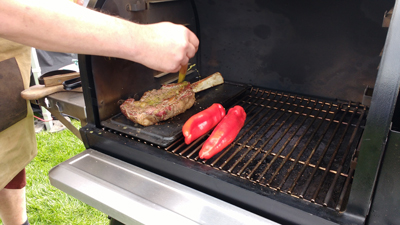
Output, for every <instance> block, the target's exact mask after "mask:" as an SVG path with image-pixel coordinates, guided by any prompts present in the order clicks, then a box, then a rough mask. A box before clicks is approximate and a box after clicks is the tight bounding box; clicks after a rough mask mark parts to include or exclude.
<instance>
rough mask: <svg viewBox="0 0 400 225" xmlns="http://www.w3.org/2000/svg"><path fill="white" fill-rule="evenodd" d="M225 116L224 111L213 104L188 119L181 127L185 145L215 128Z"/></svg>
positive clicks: (218, 105) (216, 104)
mask: <svg viewBox="0 0 400 225" xmlns="http://www.w3.org/2000/svg"><path fill="white" fill-rule="evenodd" d="M224 116H225V109H224V107H223V106H222V105H221V104H219V103H214V104H213V105H212V106H210V107H208V108H207V109H205V110H203V111H201V112H199V113H197V114H195V115H193V116H192V117H190V118H189V119H188V120H187V121H186V123H185V124H184V125H183V127H182V133H183V136H184V137H185V143H186V144H190V143H192V141H194V140H196V139H197V138H199V137H200V136H202V135H203V134H205V133H207V132H208V131H210V130H211V129H212V128H213V127H215V126H216V125H217V124H218V123H219V121H221V119H222V118H223V117H224Z"/></svg>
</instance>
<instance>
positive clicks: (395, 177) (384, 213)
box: [367, 132, 400, 225]
mask: <svg viewBox="0 0 400 225" xmlns="http://www.w3.org/2000/svg"><path fill="white" fill-rule="evenodd" d="M399 177H400V133H399V132H391V133H390V135H389V140H388V145H387V149H386V153H385V156H384V157H383V160H382V168H381V171H380V173H379V178H378V180H377V186H376V191H375V195H374V198H373V201H372V207H371V211H370V214H369V217H368V223H367V224H376V225H381V224H399V221H400V218H399V212H400V192H399V190H400V179H399Z"/></svg>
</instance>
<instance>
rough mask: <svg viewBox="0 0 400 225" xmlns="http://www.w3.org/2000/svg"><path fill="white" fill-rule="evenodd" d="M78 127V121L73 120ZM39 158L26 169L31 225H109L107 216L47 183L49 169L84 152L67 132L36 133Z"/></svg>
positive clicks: (80, 144)
mask: <svg viewBox="0 0 400 225" xmlns="http://www.w3.org/2000/svg"><path fill="white" fill-rule="evenodd" d="M72 123H73V125H74V126H76V127H80V123H79V121H77V120H72ZM36 139H37V144H38V155H37V156H36V158H35V159H34V160H33V161H32V162H31V163H30V164H29V165H28V166H27V167H26V173H27V185H26V198H27V212H28V219H29V222H30V224H57V225H58V224H63V225H64V224H79V225H80V224H108V223H109V220H108V218H107V215H105V214H104V213H102V212H100V211H98V210H96V209H95V208H93V207H91V206H89V205H87V204H85V203H83V202H81V201H79V200H77V199H75V198H73V197H71V196H69V195H67V194H65V193H64V192H62V191H60V190H59V189H57V188H55V187H53V186H52V185H51V184H50V181H49V178H48V173H49V170H50V169H51V168H52V167H54V166H56V165H57V164H59V163H61V162H63V161H65V160H67V159H69V158H71V157H72V156H74V155H76V154H78V153H80V152H82V151H84V150H85V147H84V145H83V143H82V142H81V141H80V140H79V139H78V138H77V137H76V136H75V135H74V134H73V133H72V132H71V131H70V130H68V129H64V130H63V131H60V132H57V133H50V132H45V131H42V132H40V133H37V134H36ZM0 224H1V221H0Z"/></svg>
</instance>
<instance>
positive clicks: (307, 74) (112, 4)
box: [49, 0, 400, 224]
mask: <svg viewBox="0 0 400 225" xmlns="http://www.w3.org/2000/svg"><path fill="white" fill-rule="evenodd" d="M89 7H93V8H95V9H98V10H101V11H102V12H105V13H108V14H111V15H118V16H120V17H122V18H124V19H127V20H131V21H135V22H140V23H154V22H159V21H165V20H168V21H171V22H174V23H178V24H183V25H185V26H187V27H188V28H190V29H191V30H192V31H194V32H195V33H196V34H197V35H198V37H199V39H200V43H201V46H200V49H199V52H198V53H197V55H196V56H195V57H194V58H193V59H191V60H190V62H189V64H190V66H191V70H190V71H188V74H187V77H186V79H187V80H188V81H190V82H195V81H197V80H199V79H201V78H203V77H205V76H207V75H210V74H212V73H214V72H221V74H222V75H223V76H224V79H225V83H224V84H222V85H219V86H216V87H213V88H210V89H207V90H205V91H202V92H199V93H196V102H195V104H194V106H193V107H192V108H190V109H189V110H187V111H186V112H185V113H183V114H180V115H178V116H175V117H173V118H171V119H169V120H167V121H163V122H160V123H159V124H156V125H152V126H149V127H143V126H141V125H138V124H135V123H133V122H131V121H129V120H128V119H126V118H125V116H124V115H122V114H121V112H120V110H119V105H120V104H121V103H122V102H123V101H124V100H126V99H128V98H135V99H139V98H140V96H141V95H142V94H143V93H144V92H145V91H148V90H151V89H154V88H160V86H161V85H162V84H166V83H171V82H176V81H177V78H178V74H177V73H175V74H165V73H160V72H158V71H154V70H151V69H149V68H146V67H145V66H143V65H140V64H137V63H134V62H130V61H126V60H122V59H116V58H109V57H100V56H91V55H80V56H79V64H80V71H81V80H82V85H83V91H84V99H85V105H86V112H87V125H86V126H84V127H82V128H81V130H80V132H81V136H82V139H83V142H84V144H85V146H86V148H87V150H86V151H85V152H83V153H81V154H79V155H77V156H75V157H73V158H72V159H70V160H68V161H66V162H63V163H61V164H60V165H58V166H56V167H55V168H53V169H52V170H51V171H50V174H49V176H50V180H51V182H52V184H53V185H54V186H56V187H58V188H59V189H61V190H63V191H65V192H66V193H68V194H70V195H72V196H74V197H76V198H78V199H80V200H82V201H84V202H86V203H88V204H90V205H92V206H94V207H95V208H98V209H100V210H101V211H103V212H105V213H107V214H108V215H110V216H111V217H112V218H114V219H115V221H120V222H121V223H126V224H130V223H135V222H139V223H145V224H159V223H160V222H162V221H163V222H164V223H165V222H167V223H168V224H169V223H172V222H174V223H182V224H192V223H194V224H258V223H259V224H273V223H275V222H277V223H283V224H365V223H369V224H373V223H378V224H381V223H383V222H384V223H395V221H398V220H399V217H398V216H397V213H396V211H395V210H393V208H394V209H396V207H398V204H397V203H396V202H397V201H398V199H399V198H396V197H399V194H398V193H397V192H393V190H396V188H399V187H400V184H399V182H397V181H393V180H394V177H396V174H397V175H399V172H396V171H399V169H400V168H399V166H398V165H399V164H398V163H396V161H395V159H396V158H398V157H399V153H398V151H396V149H398V148H399V147H398V146H399V144H400V136H399V133H398V131H399V125H400V117H399V116H398V110H399V109H396V103H397V102H398V101H399V100H398V92H399V90H398V89H399V84H400V79H399V78H400V76H399V71H400V68H399V67H400V66H399V64H398V63H397V58H398V57H397V56H398V55H399V53H400V46H399V44H398V43H400V42H399V41H400V40H399V39H400V18H397V17H396V16H397V15H396V10H397V8H398V6H397V5H395V1H393V0H386V1H367V0H365V1H344V0H329V1H317V0H315V1H314V0H313V1H290V0H285V1H282V0H279V1H278V0H276V1H275V0H272V1H258V0H251V1H241V0H231V1H212V0H210V1H204V0H191V1H190V0H175V1H171V0H165V1H163V0H161V1H160V0H158V1H151V0H139V1H130V0H98V1H92V2H90V3H89ZM393 7H394V11H393V14H391V13H390V14H389V13H387V12H389V10H390V9H391V8H393ZM385 12H386V13H385ZM382 18H384V19H385V21H386V20H388V19H390V18H391V19H390V26H389V28H385V27H382ZM382 49H383V50H382ZM216 102H218V103H221V104H222V105H223V106H224V107H225V108H226V109H229V108H230V107H233V106H234V105H241V106H242V107H243V108H244V109H245V111H246V113H247V119H246V121H245V125H244V127H243V128H242V130H241V131H240V133H239V134H238V136H237V137H236V139H235V140H234V142H233V143H232V144H231V145H229V146H228V147H227V148H226V149H224V151H222V152H221V153H219V154H217V155H215V156H214V157H212V158H211V159H209V160H202V159H200V158H199V156H198V152H199V150H200V149H201V146H202V144H203V143H204V141H205V140H206V139H207V137H208V136H209V134H210V133H208V134H205V135H203V136H202V137H200V138H198V139H197V140H196V141H194V142H193V143H191V144H189V145H186V144H185V142H184V138H183V136H182V134H181V128H182V125H183V124H184V123H185V121H186V120H187V119H188V118H190V116H192V115H194V114H195V113H197V112H199V111H201V110H203V109H205V108H207V107H209V106H211V105H212V104H213V103H216ZM399 105H400V104H397V107H399ZM388 185H389V186H388ZM393 199H394V200H393ZM396 199H397V200H396ZM152 213H157V214H158V215H159V218H160V220H157V219H155V218H153V217H154V215H151V214H152ZM114 219H113V221H114Z"/></svg>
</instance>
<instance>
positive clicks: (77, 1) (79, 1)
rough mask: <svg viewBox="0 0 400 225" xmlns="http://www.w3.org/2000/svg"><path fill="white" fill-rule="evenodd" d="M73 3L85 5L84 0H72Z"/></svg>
mask: <svg viewBox="0 0 400 225" xmlns="http://www.w3.org/2000/svg"><path fill="white" fill-rule="evenodd" d="M70 1H71V2H73V3H76V4H78V5H83V3H84V1H83V0H70Z"/></svg>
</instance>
